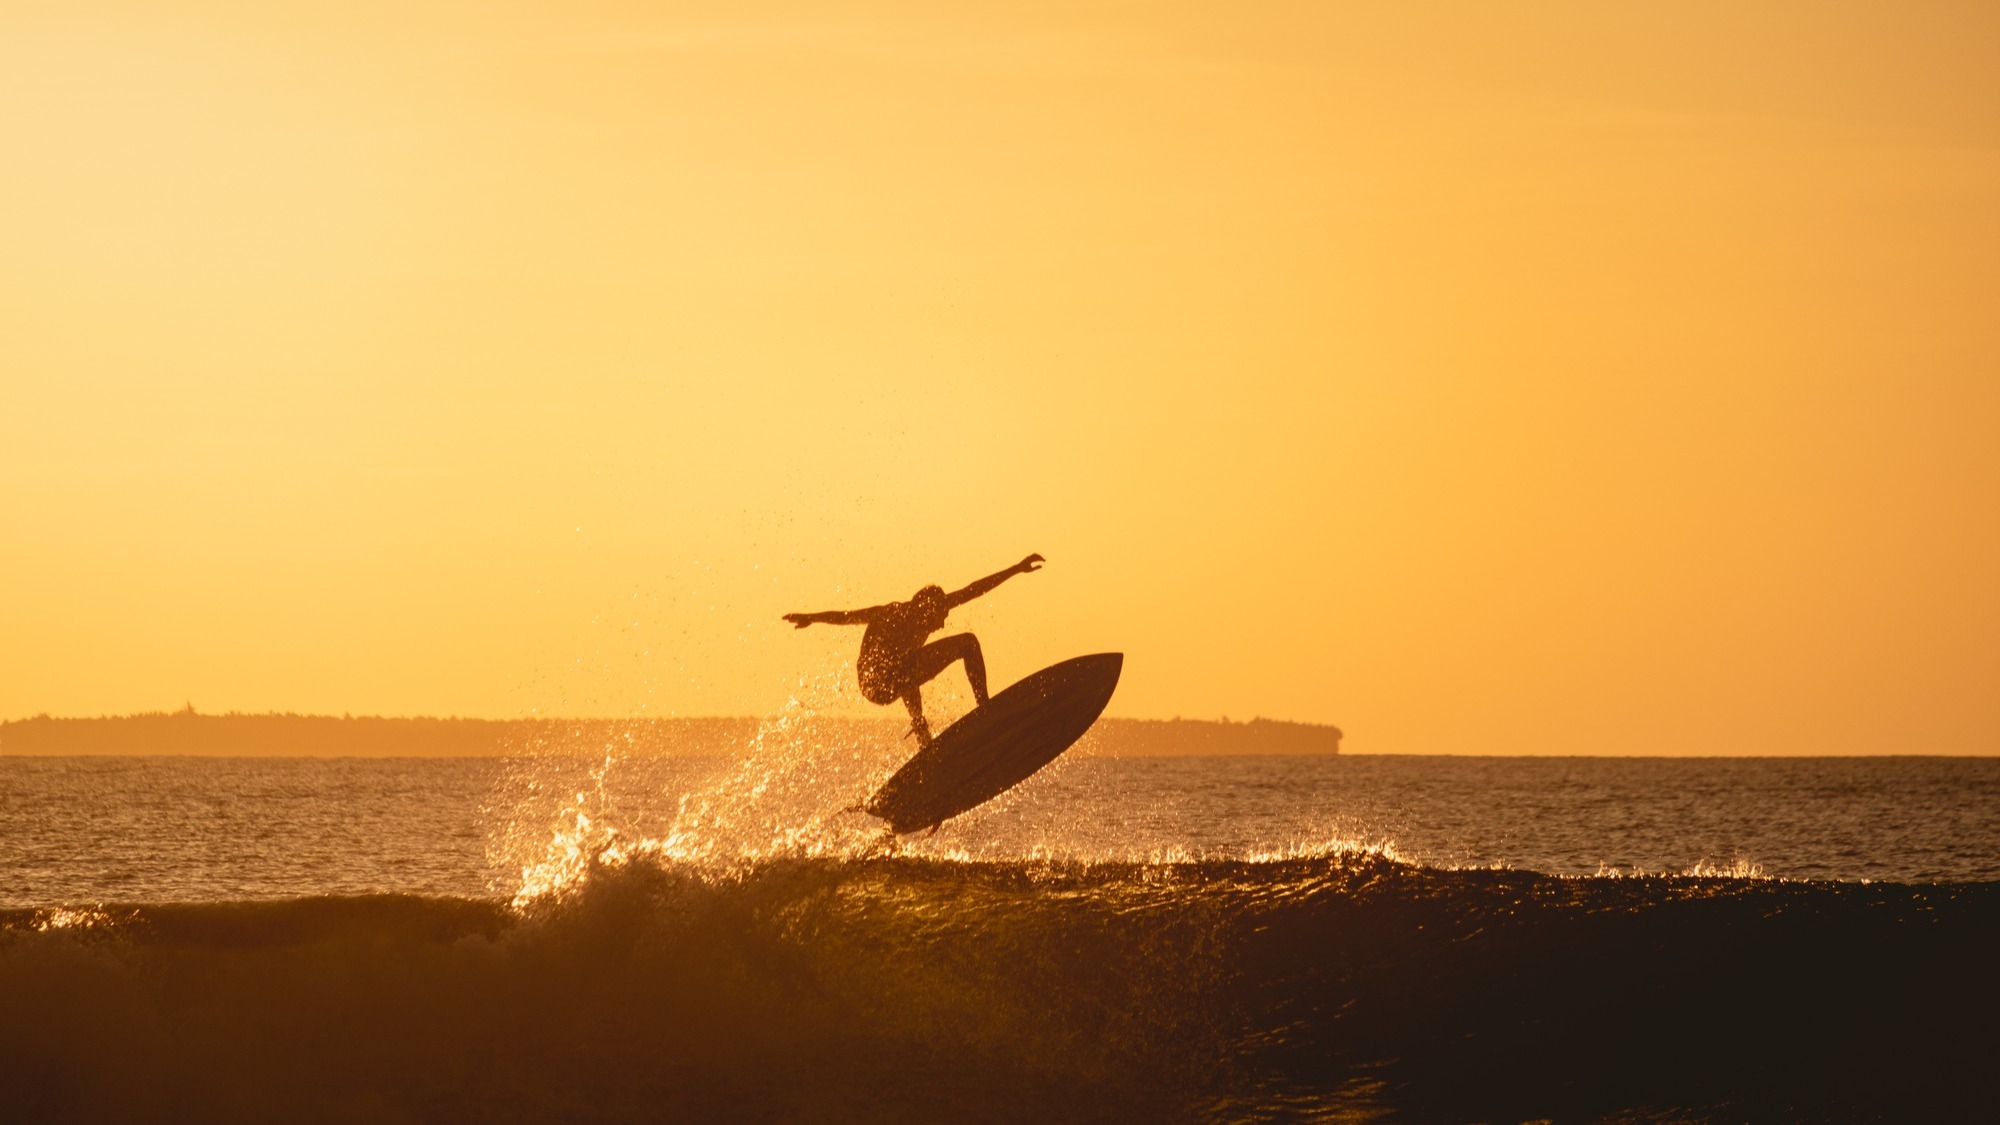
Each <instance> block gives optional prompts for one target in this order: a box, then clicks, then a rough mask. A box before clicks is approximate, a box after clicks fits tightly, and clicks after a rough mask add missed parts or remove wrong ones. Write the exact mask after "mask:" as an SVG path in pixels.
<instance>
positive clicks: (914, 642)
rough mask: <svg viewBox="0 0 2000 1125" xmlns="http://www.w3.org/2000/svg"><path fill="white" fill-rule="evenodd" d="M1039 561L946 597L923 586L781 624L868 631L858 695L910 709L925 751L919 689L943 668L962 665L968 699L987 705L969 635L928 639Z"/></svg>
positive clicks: (1032, 558) (926, 731) (975, 645)
mask: <svg viewBox="0 0 2000 1125" xmlns="http://www.w3.org/2000/svg"><path fill="white" fill-rule="evenodd" d="M1042 561H1043V560H1042V556H1040V555H1029V556H1028V557H1027V558H1025V559H1022V560H1021V561H1020V562H1017V563H1015V564H1014V565H1013V566H1010V567H1008V568H1007V569H1006V570H1003V571H1000V572H998V573H995V574H989V575H987V576H986V577H984V578H981V579H980V580H979V581H977V582H974V583H972V584H971V585H969V586H967V587H965V588H964V589H962V590H957V591H954V592H952V593H949V594H947V593H945V592H944V587H942V586H926V587H924V588H923V589H921V590H918V591H917V592H916V595H915V596H914V597H912V598H911V599H910V600H909V601H906V602H885V603H883V604H882V605H871V606H869V607H867V608H866V609H836V610H828V611H827V612H824V613H787V614H786V615H785V620H787V621H789V622H791V623H792V624H793V625H794V626H797V627H798V628H800V629H803V628H805V627H806V626H808V625H816V624H824V625H866V626H868V628H867V630H866V631H865V632H863V633H862V634H861V657H860V659H859V660H857V661H856V662H855V672H856V673H857V675H858V676H859V677H860V680H861V694H862V696H863V697H864V698H866V699H867V700H868V702H870V703H878V704H883V705H887V704H889V703H893V702H895V701H896V700H898V699H901V700H902V701H903V706H905V707H907V708H909V711H910V730H911V731H913V732H915V734H916V736H917V742H918V744H919V745H922V746H928V745H930V742H931V728H930V724H929V723H927V722H925V721H924V697H923V691H922V688H923V686H924V685H925V684H927V683H929V682H930V681H932V680H934V679H936V678H937V677H938V675H939V674H940V673H942V672H943V671H944V670H945V669H946V668H949V667H951V666H952V664H953V663H954V662H957V661H964V662H965V678H966V680H967V681H969V682H970V683H971V684H972V698H973V699H974V700H976V701H977V702H979V703H981V704H983V703H985V702H986V657H985V656H984V655H983V654H982V653H981V652H980V651H979V638H978V637H975V636H973V635H972V634H971V633H953V634H952V635H951V636H949V637H942V638H939V639H938V640H935V641H932V640H930V635H931V634H932V633H935V632H937V631H938V630H939V629H942V628H944V619H945V615H946V614H948V613H950V612H951V611H952V609H953V608H954V607H957V606H961V605H964V604H965V603H966V602H969V601H971V600H972V599H974V598H976V597H979V596H980V595H981V594H985V593H988V592H990V591H992V589H993V588H994V587H996V586H998V585H1000V584H1001V583H1002V582H1005V581H1007V580H1008V579H1009V578H1012V577H1014V576H1015V575H1016V574H1028V573H1030V572H1032V571H1036V570H1040V569H1041V566H1042ZM926 642H928V643H926Z"/></svg>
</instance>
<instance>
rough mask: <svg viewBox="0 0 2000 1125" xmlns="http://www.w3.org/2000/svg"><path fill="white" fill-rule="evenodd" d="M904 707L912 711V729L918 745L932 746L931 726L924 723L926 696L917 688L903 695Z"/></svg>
mask: <svg viewBox="0 0 2000 1125" xmlns="http://www.w3.org/2000/svg"><path fill="white" fill-rule="evenodd" d="M903 706H905V707H907V708H909V709H910V729H911V730H912V731H914V732H916V736H917V745H918V746H929V745H930V744H931V725H930V724H929V723H927V722H925V721H924V696H923V692H922V691H920V690H919V689H917V688H914V687H913V688H911V689H910V690H909V691H907V692H905V693H903Z"/></svg>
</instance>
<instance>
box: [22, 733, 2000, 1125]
mask: <svg viewBox="0 0 2000 1125" xmlns="http://www.w3.org/2000/svg"><path fill="white" fill-rule="evenodd" d="M563 749H564V750H565V751H568V752H564V753H544V754H536V755H521V756H517V757H514V758H509V759H425V760H407V759H406V760H379V759H283V758H264V759H246V758H70V759H53V758H11V759H0V1120H8V1121H16V1120H18V1121H43V1120H47V1121H72V1120H86V1121H90V1120H102V1121H113V1120H116V1121H127V1120H163V1121H164V1120H187V1119H197V1118H198V1119H204V1120H223V1121H230V1120H242V1121H257V1120H275V1119H283V1120H308V1121H310V1120H326V1121H336V1120H337V1121H509V1120H515V1121H553V1120H563V1121H692V1120H799V1121H820V1120H868V1121H871V1122H879V1121H919V1120H925V1121H928V1120H939V1119H953V1120H993V1121H1016V1120H1317V1119H1355V1120H1366V1119H1371V1118H1377V1117H1383V1118H1390V1119H1400V1120H1420V1121H1431V1120H1475V1119H1479V1120H1485V1119H1530V1118H1555V1119H1563V1120H1589V1119H1597V1118H1607V1119H1631V1118H1635V1117H1637V1118H1646V1119H1661V1120H1707V1119H1714V1118H1725V1119H1752V1118H1772V1119H1882V1118H1890V1119H1897V1118H1902V1119H1918V1118H1928V1119H1951V1118H1958V1117H1962V1116H1964V1115H1965V1114H1967V1113H1971V1112H1976V1107H1977V1106H1979V1105H1980V1104H1982V1102H1983V1098H1984V1092H1983V1090H1982V1089H1981V1088H1980V1083H1979V1082H1978V1081H1977V1079H1976V1076H1977V1075H1979V1074H1981V1073H1984V1069H1985V1065H1986V1064H1985V1061H1984V1060H1986V1059H1987V1058H1990V1057H1991V1053H1992V1051H1993V1049H1994V1047H1995V1046H2000V1042H1996V1039H1997V1038H2000V1037H1996V1035H1995V1033H1994V1032H1993V1031H1992V1030H1990V1028H1991V1026H1992V1021H1991V1020H1990V1011H1991V1010H1992V1006H1993V1005H1994V1004H1996V1003H2000V970H1996V968H1995V967H1994V958H1993V957H1992V956H1991V953H1992V950H1993V949H1994V948H1996V947H2000V881H1997V880H2000V760H1995V759H1924V758H1869V759H1857V758H1841V759H1833V758H1820V759H1619V758H1592V759H1581V758H1580V759H1548V758H1406V757H1365V756H1352V757H1349V756H1340V757H1321V758H1307V757H1264V758H1101V757H1087V756H1085V757H1073V758H1065V759H1063V760H1061V761H1059V762H1058V763H1057V765H1056V766H1055V767H1054V768H1052V769H1051V770H1049V771H1046V772H1045V773H1044V774H1043V775H1040V776H1038V777H1036V778H1034V779H1031V781H1030V782H1029V783H1027V784H1024V785H1023V786H1021V787H1019V788H1018V789H1016V790H1014V791H1012V792H1010V793H1009V794H1006V795H1004V796H1003V797H1002V798H1001V799H1000V800H998V801H995V802H994V803H992V804H991V805H988V806H986V807H983V808H981V809H979V810H975V811H974V812H972V813H970V814H968V815H967V816H965V817H962V818H959V819H957V820H954V821H951V822H949V823H948V824H947V825H946V826H945V827H944V828H943V830H941V831H940V832H939V833H937V834H936V835H935V836H933V837H929V838H918V839H908V838H906V839H905V840H903V841H901V842H899V843H897V844H896V845H894V846H893V847H891V846H887V845H886V844H885V842H884V841H883V840H882V838H881V833H880V831H879V827H878V826H876V825H875V824H874V823H873V822H872V821H871V820H870V819H869V818H868V817H866V816H865V815H859V814H854V813H846V812H842V811H841V810H842V808H843V807H844V806H846V805H849V804H852V803H853V802H855V801H857V800H859V799H860V798H861V797H863V796H865V795H866V793H867V792H868V791H869V789H870V787H871V786H872V785H873V784H874V783H876V782H879V781H880V779H881V778H882V777H883V776H885V775H886V773H887V771H888V770H891V769H893V768H894V766H895V764H896V762H895V758H894V755H893V751H892V750H885V749H884V748H882V747H879V746H867V745H844V744H829V743H826V742H824V741H823V740H817V736H816V733H815V731H814V730H813V729H812V727H811V724H809V723H804V724H798V725H796V726H787V725H785V724H779V725H777V726H775V727H773V728H771V729H767V730H765V731H762V732H760V733H759V735H758V738H757V740H756V742H755V743H754V744H752V745H750V746H747V747H745V750H744V753H743V754H742V755H740V756H738V757H734V758H720V759H715V758H670V757H643V756H639V757H626V756H620V755H619V754H617V753H615V752H613V751H607V750H606V749H605V748H601V747H567V748H563Z"/></svg>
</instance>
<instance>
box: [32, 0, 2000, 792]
mask: <svg viewBox="0 0 2000 1125" xmlns="http://www.w3.org/2000/svg"><path fill="white" fill-rule="evenodd" d="M1246 13H1249V14H1246ZM1996 44H2000V5H1995V4H1991V3H1987V2H1983V0H1982V2H1969V3H1957V4H1954V3H1921V4H1882V3H1839V2H1832V0H1813V2H1802V3H1775V2H1774V3H1757V4H1748V5H1746V4H1741V3H1712V4H1709V3H1686V2H1676V3H1657V4H1636V3H1635V4H1604V3H1520V4H1487V3H1465V4H1457V5H1447V4H1422V5H1409V4H1391V3H1381V4H1356V5H1345V4H1324V3H1298V4H1278V3H1270V4H1258V5H1249V6H1245V5H1226V4H1217V3H1208V4H1147V5H1131V4H1093V3H1074V2H1069V0H1065V2H1063V3H1048V4H1038V3H1019V2H1015V3H1004V4H1002V3H993V4H935V3H909V4H825V3H792V4H755V3H729V4H703V5H696V4H687V5H676V4H662V3H657V2H652V3H638V2H632V3H587V2H586V3H539V4H531V3H522V4H500V5H495V4H489V3H470V2H467V3H439V2H431V0H396V2H394V3H387V2H381V3H378V2H373V0H348V2H344V3H339V4H332V3H327V4H319V3H312V4H306V3H279V4H273V3H269V2H268V0H265V2H248V0H246V2H241V3H236V2H229V3H222V2H214V0H180V2H177V3H175V4H172V5H160V4H156V3H135V4H130V5H122V4H115V3H83V4H24V3H7V4H6V5H5V6H4V7H0V151H4V152H5V154H6V157H5V160H6V171H5V174H4V175H0V521H4V525H5V527H6V535H5V539H4V549H0V719H13V718H21V717H25V716H28V715H32V714H36V713H40V712H49V713H53V714H58V715H91V714H115V713H124V712H131V711H149V710H167V709H174V708H178V707H180V706H181V705H182V704H183V703H184V702H188V701H192V702H193V703H194V705H195V706H196V707H197V708H198V709H200V710H203V711H209V712H219V711H227V710H245V711H265V710H292V711H301V712H331V713H336V714H338V713H342V712H352V713H355V714H363V713H369V714H377V713H380V714H439V715H443V714H459V715H477V716H490V717H507V716H514V715H522V714H527V713H530V712H538V713H555V714H588V715H626V714H635V713H640V712H641V711H642V709H643V713H647V714H663V715H664V714H690V715H718V714H749V715H762V714H770V713H773V712H776V711H778V710H780V709H782V708H784V707H786V706H787V701H788V700H789V699H791V698H793V697H794V696H799V697H801V698H805V699H806V700H807V701H808V702H809V703H811V704H812V705H813V706H819V707H825V708H831V709H836V710H854V711H856V712H860V711H868V712H870V713H884V714H886V712H874V711H873V709H870V708H868V707H867V705H866V704H865V703H862V702H861V700H860V698H859V694H858V692H857V691H856V690H855V688H854V686H853V683H852V673H851V662H852V659H853V651H854V647H855V644H856V642H858V640H859V631H858V630H856V629H841V628H836V627H826V626H819V627H815V628H813V629H810V630H807V631H805V632H795V631H794V630H792V629H791V628H790V627H789V626H787V625H785V624H784V623H783V622H781V621H780V620H779V615H780V614H783V613H786V612H789V611H794V610H825V609H837V608H848V607H852V606H857V605H866V604H871V603H875V602H881V601H886V600H889V599H892V598H904V597H908V596H909V595H910V593H911V592H912V591H914V590H915V589H916V588H917V587H918V586H920V585H922V584H924V583H926V582H932V581H936V582H941V583H944V584H946V585H959V584H963V583H965V582H967V581H970V580H972V579H974V578H977V577H979V576H981V575H983V574H986V573H988V572H990V571H992V570H995V569H998V568H1000V567H1004V566H1006V565H1008V564H1011V563H1012V562H1014V561H1015V560H1017V559H1019V558H1020V557H1021V556H1022V555H1024V554H1027V553H1028V552H1030V551H1037V552H1040V553H1042V554H1043V555H1045V556H1047V558H1048V565H1047V567H1046V569H1044V570H1043V571H1041V572H1039V573H1037V574H1033V575H1028V576H1024V577H1020V578H1016V579H1014V580H1013V581H1011V582H1010V583H1008V584H1007V585H1006V586H1004V587H1002V588H1001V589H1000V590H999V591H998V592H996V593H994V594H992V595H990V596H989V597H987V598H986V599H985V600H983V601H981V602H979V603H976V604H974V605H973V606H970V607H968V608H967V609H965V610H961V611H960V612H959V613H958V614H957V615H955V617H954V621H955V622H956V623H959V624H963V625H966V626H969V627H971V628H973V629H975V630H976V631H977V632H978V633H979V635H980V636H981V638H982V639H983V640H984V642H985V645H986V651H987V657H988V663H989V666H990V668H991V670H992V673H993V676H994V678H995V680H996V682H997V683H1000V684H1004V683H1006V682H1009V681H1011V680H1014V679H1017V678H1019V677H1020V676H1022V675H1025V674H1027V673H1028V672H1030V671H1033V670H1034V669H1036V668H1038V667H1041V666H1042V665H1045V664H1048V663H1052V662H1054V661H1056V660H1059V659H1062V658H1065V657H1068V656H1073V655H1077V654H1080V653H1084V652H1092V651H1101V650H1121V651H1124V652H1125V653H1126V654H1127V660H1126V665H1125V679H1124V681H1123V683H1122V685H1121V687H1120V690H1119V693H1118V696H1117V698H1116V699H1115V700H1114V701H1113V703H1112V709H1111V713H1112V714H1114V715H1129V716H1143V717H1159V718H1166V717H1171V716H1174V715H1182V716H1188V717H1202V718H1215V717H1218V716H1222V715H1228V716H1230V717H1232V718H1237V719H1243V718H1249V717H1251V716H1253V715H1262V716H1267V717H1273V718H1285V719H1298V720H1310V721H1316V722H1328V723H1335V724H1338V725H1340V726H1341V727H1343V728H1344V729H1345V730H1346V731H1347V732H1348V743H1347V748H1348V749H1349V750H1352V751H1393V752H1413V753H1665V754H1682V753H1690V754H1733V753H1775V754H1797V753H1988V754H1991V753H2000V691H1997V690H1996V685H2000V67H1996V66H1995V65H1994V62H1993V56H1994V48H1995V45H1996ZM948 679H949V680H950V681H951V682H953V683H957V684H961V685H962V678H960V677H958V676H957V674H956V673H955V672H954V673H951V674H950V675H949V676H948ZM958 690H961V691H962V689H958Z"/></svg>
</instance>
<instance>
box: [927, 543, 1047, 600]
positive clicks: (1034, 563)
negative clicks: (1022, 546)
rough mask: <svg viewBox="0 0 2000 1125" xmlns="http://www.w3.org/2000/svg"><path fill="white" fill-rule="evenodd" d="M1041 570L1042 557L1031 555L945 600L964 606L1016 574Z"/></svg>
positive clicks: (950, 595) (948, 595)
mask: <svg viewBox="0 0 2000 1125" xmlns="http://www.w3.org/2000/svg"><path fill="white" fill-rule="evenodd" d="M1041 568H1042V556H1040V555H1029V556H1028V557H1027V558H1025V559H1022V560H1021V561H1020V562H1017V563H1015V564H1014V565H1013V566H1010V567H1008V568H1007V569H1006V570H1003V571H1001V572H999V573H998V574H989V575H987V576H986V577H984V578H982V579H980V580H979V581H977V582H974V583H973V584H972V585H970V586H967V587H966V588H965V589H963V590H960V591H958V592H957V593H954V594H947V595H945V599H944V601H945V604H946V605H948V606H960V605H964V604H965V603H966V602H969V601H971V600H972V599H974V598H976V597H978V596H979V595H981V594H984V593H987V592H988V591H990V590H992V589H993V587H995V586H998V585H999V584H1000V583H1002V582H1005V581H1007V580H1008V579H1009V578H1012V577H1014V576H1015V575H1016V574H1027V573H1029V572H1031V571H1036V570H1040V569H1041Z"/></svg>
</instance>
